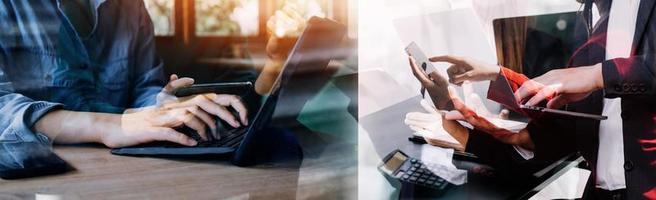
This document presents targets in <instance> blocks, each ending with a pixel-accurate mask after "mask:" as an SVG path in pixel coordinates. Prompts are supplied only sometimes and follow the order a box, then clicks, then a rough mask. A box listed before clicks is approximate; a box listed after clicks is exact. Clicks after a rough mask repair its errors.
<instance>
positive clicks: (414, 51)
mask: <svg viewBox="0 0 656 200" xmlns="http://www.w3.org/2000/svg"><path fill="white" fill-rule="evenodd" d="M405 52H406V53H408V55H409V56H412V57H413V58H415V62H417V64H418V65H419V66H421V68H422V69H424V71H426V74H430V73H433V72H434V71H436V70H437V69H435V66H433V64H432V63H431V62H430V61H429V60H428V57H427V56H426V54H424V52H423V51H421V48H419V45H417V43H415V42H411V43H410V44H409V45H408V46H407V47H406V48H405Z"/></svg>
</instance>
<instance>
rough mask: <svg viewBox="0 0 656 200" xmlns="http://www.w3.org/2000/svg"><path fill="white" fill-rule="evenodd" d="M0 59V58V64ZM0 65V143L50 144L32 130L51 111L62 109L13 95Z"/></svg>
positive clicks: (51, 104)
mask: <svg viewBox="0 0 656 200" xmlns="http://www.w3.org/2000/svg"><path fill="white" fill-rule="evenodd" d="M1 61H2V58H0V62H1ZM3 69H4V66H2V64H0V113H2V115H0V127H2V131H1V132H0V141H25V142H35V141H36V142H40V143H43V144H51V143H52V141H51V140H50V139H49V138H47V137H46V136H45V135H43V134H40V133H36V132H35V131H34V129H33V127H34V124H36V122H37V121H39V119H41V117H43V116H44V115H45V114H47V113H48V112H50V111H52V110H53V109H59V108H62V107H63V105H62V104H59V103H52V102H46V101H34V100H32V99H30V98H28V97H25V96H23V95H21V94H18V93H14V92H13V91H14V90H13V87H12V83H11V81H9V79H8V78H7V76H6V75H5V73H4V70H3Z"/></svg>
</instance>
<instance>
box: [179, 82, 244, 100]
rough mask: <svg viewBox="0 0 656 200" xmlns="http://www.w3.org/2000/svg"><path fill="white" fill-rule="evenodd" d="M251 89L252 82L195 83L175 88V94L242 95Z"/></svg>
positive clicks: (183, 95)
mask: <svg viewBox="0 0 656 200" xmlns="http://www.w3.org/2000/svg"><path fill="white" fill-rule="evenodd" d="M251 91H253V83H251V82H230V83H206V84H194V85H192V86H189V87H183V88H179V89H177V90H175V92H174V93H173V94H174V95H175V96H176V97H185V96H190V95H196V94H205V93H216V94H232V95H239V96H241V95H245V94H248V93H249V92H251Z"/></svg>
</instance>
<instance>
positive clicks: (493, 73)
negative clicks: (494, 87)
mask: <svg viewBox="0 0 656 200" xmlns="http://www.w3.org/2000/svg"><path fill="white" fill-rule="evenodd" d="M490 69H491V70H490V73H488V76H487V80H488V81H495V80H497V78H499V75H500V74H501V66H499V65H494V66H491V67H490Z"/></svg>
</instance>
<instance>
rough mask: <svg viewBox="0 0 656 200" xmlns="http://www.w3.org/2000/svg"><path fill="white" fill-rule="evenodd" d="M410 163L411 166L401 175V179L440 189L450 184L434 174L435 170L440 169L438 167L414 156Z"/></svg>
mask: <svg viewBox="0 0 656 200" xmlns="http://www.w3.org/2000/svg"><path fill="white" fill-rule="evenodd" d="M410 164H411V166H410V168H409V169H408V170H407V171H405V172H403V174H402V175H401V181H404V182H408V183H412V184H415V185H421V186H424V187H429V188H434V189H438V190H443V189H446V187H447V186H448V185H449V183H448V182H447V181H446V180H444V179H442V178H440V177H438V176H437V175H435V174H433V171H435V170H439V169H437V168H436V167H433V166H431V165H427V164H424V163H423V162H421V161H419V160H417V159H414V158H413V159H411V160H410Z"/></svg>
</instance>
